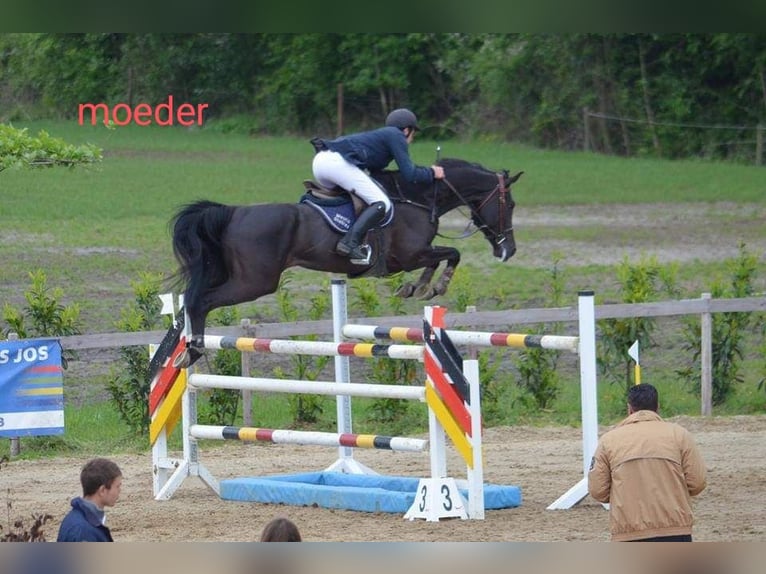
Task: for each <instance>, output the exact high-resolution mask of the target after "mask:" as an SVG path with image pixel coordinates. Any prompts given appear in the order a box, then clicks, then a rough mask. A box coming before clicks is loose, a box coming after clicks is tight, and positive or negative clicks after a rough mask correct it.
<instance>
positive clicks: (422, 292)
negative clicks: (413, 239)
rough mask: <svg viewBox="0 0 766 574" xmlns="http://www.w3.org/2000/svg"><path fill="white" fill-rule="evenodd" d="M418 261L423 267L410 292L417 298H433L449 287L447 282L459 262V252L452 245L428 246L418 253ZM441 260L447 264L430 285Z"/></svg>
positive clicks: (443, 292)
mask: <svg viewBox="0 0 766 574" xmlns="http://www.w3.org/2000/svg"><path fill="white" fill-rule="evenodd" d="M418 261H419V263H420V265H419V266H420V267H424V268H425V269H424V270H423V274H422V275H421V276H420V279H419V280H418V282H417V283H415V284H414V286H413V290H412V293H410V295H413V296H415V297H417V298H418V299H424V300H425V299H433V298H434V297H436V296H437V295H444V294H445V293H446V292H447V288H448V287H449V282H450V280H451V279H452V276H453V275H454V274H455V268H456V267H457V266H458V263H460V252H459V251H458V250H457V249H455V248H453V247H429V248H428V249H427V250H425V251H424V252H423V253H421V254H420V256H419V258H418ZM442 261H446V262H447V266H446V268H445V269H444V271H443V272H442V274H441V276H439V279H438V280H437V282H436V284H435V285H431V279H433V276H434V273H435V272H436V268H437V267H438V266H439V263H441V262H442Z"/></svg>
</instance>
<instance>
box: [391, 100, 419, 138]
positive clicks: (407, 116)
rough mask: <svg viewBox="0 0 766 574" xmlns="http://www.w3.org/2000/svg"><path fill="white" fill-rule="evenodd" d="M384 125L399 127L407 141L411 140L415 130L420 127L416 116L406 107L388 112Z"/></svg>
mask: <svg viewBox="0 0 766 574" xmlns="http://www.w3.org/2000/svg"><path fill="white" fill-rule="evenodd" d="M386 126H389V127H395V128H399V129H400V130H402V131H403V132H404V135H405V136H407V139H408V140H409V141H412V138H413V137H414V136H415V131H416V130H419V129H420V128H419V127H418V118H417V116H416V115H415V114H414V113H412V112H411V111H410V110H408V109H407V108H398V109H396V110H394V111H392V112H391V113H390V114H388V116H386Z"/></svg>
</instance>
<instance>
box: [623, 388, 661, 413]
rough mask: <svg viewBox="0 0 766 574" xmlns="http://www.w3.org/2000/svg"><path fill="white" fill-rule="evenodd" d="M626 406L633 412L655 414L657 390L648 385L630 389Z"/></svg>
mask: <svg viewBox="0 0 766 574" xmlns="http://www.w3.org/2000/svg"><path fill="white" fill-rule="evenodd" d="M628 404H629V405H630V407H631V408H632V409H633V410H634V411H654V412H657V407H658V400H657V389H655V388H654V387H653V386H652V385H648V384H640V385H634V386H632V387H630V390H629V391H628Z"/></svg>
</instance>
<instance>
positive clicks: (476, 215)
mask: <svg viewBox="0 0 766 574" xmlns="http://www.w3.org/2000/svg"><path fill="white" fill-rule="evenodd" d="M495 175H496V176H497V185H496V186H495V188H494V189H493V190H492V191H491V192H490V193H488V194H487V197H485V198H484V201H482V202H481V203H480V204H479V206H478V207H476V208H474V207H473V206H472V205H471V203H470V202H469V201H468V200H466V198H465V197H463V196H462V195H461V194H460V192H459V191H458V190H457V189H456V188H455V186H454V185H452V184H451V183H450V182H449V180H448V179H447V178H446V177H445V178H444V179H443V181H444V183H445V184H446V185H447V187H448V188H449V189H450V191H452V193H454V194H455V195H456V196H457V198H458V199H459V200H460V201H461V202H462V203H463V205H465V206H467V207H468V209H470V210H471V219H470V222H473V223H477V222H478V225H476V229H475V230H474V231H473V232H471V233H469V234H468V235H465V234H463V235H461V236H460V237H448V236H446V235H442V234H441V233H438V232H437V233H436V234H437V235H438V236H439V237H443V238H445V239H462V238H465V237H471V235H473V234H475V233H477V232H478V231H483V230H485V229H486V230H488V231H489V232H490V233H493V234H494V236H495V237H494V239H495V242H496V243H497V244H498V245H500V244H501V243H503V241H505V233H508V232H509V231H513V225H511V226H509V227H508V228H506V227H505V212H506V209H505V207H506V202H507V201H508V199H507V197H506V195H507V193H508V191H507V190H506V188H505V182H504V181H503V175H502V174H501V173H497V174H495ZM495 193H497V202H498V218H499V220H498V223H499V229H501V231H500V232H498V233H495V232H493V231H492V230H491V229H490V228H489V225H488V224H487V222H486V221H485V219H484V218H483V217H482V216H481V213H480V211H481V208H482V207H484V206H485V205H487V203H488V202H489V201H490V199H492V197H493V196H494V195H495ZM469 225H470V223H469Z"/></svg>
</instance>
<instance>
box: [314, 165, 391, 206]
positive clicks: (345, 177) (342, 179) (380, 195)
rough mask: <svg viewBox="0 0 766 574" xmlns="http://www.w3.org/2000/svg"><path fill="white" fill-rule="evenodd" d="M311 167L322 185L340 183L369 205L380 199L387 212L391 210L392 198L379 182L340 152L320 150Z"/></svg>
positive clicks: (333, 185) (327, 185)
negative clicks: (381, 187)
mask: <svg viewBox="0 0 766 574" xmlns="http://www.w3.org/2000/svg"><path fill="white" fill-rule="evenodd" d="M311 168H312V171H313V172H314V178H315V179H316V180H317V183H319V184H320V185H322V186H324V187H330V188H332V187H335V186H336V185H339V186H341V187H342V188H343V189H345V190H346V191H350V192H352V193H355V194H356V195H358V196H359V197H360V198H362V200H363V201H364V202H365V203H366V204H367V205H370V204H372V203H375V202H376V201H380V202H382V203H383V204H384V205H385V206H386V213H388V212H389V211H391V200H390V199H388V196H387V195H386V194H385V193H384V192H383V190H382V189H380V187H379V186H378V184H377V183H375V181H373V179H372V178H371V177H370V176H369V175H367V173H365V172H364V171H363V170H361V169H359V168H358V167H356V166H355V165H354V164H352V163H349V162H348V161H346V160H345V159H344V158H343V156H342V155H340V154H339V153H338V152H334V151H320V152H319V153H318V154H316V155H315V156H314V161H313V163H312V165H311Z"/></svg>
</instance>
